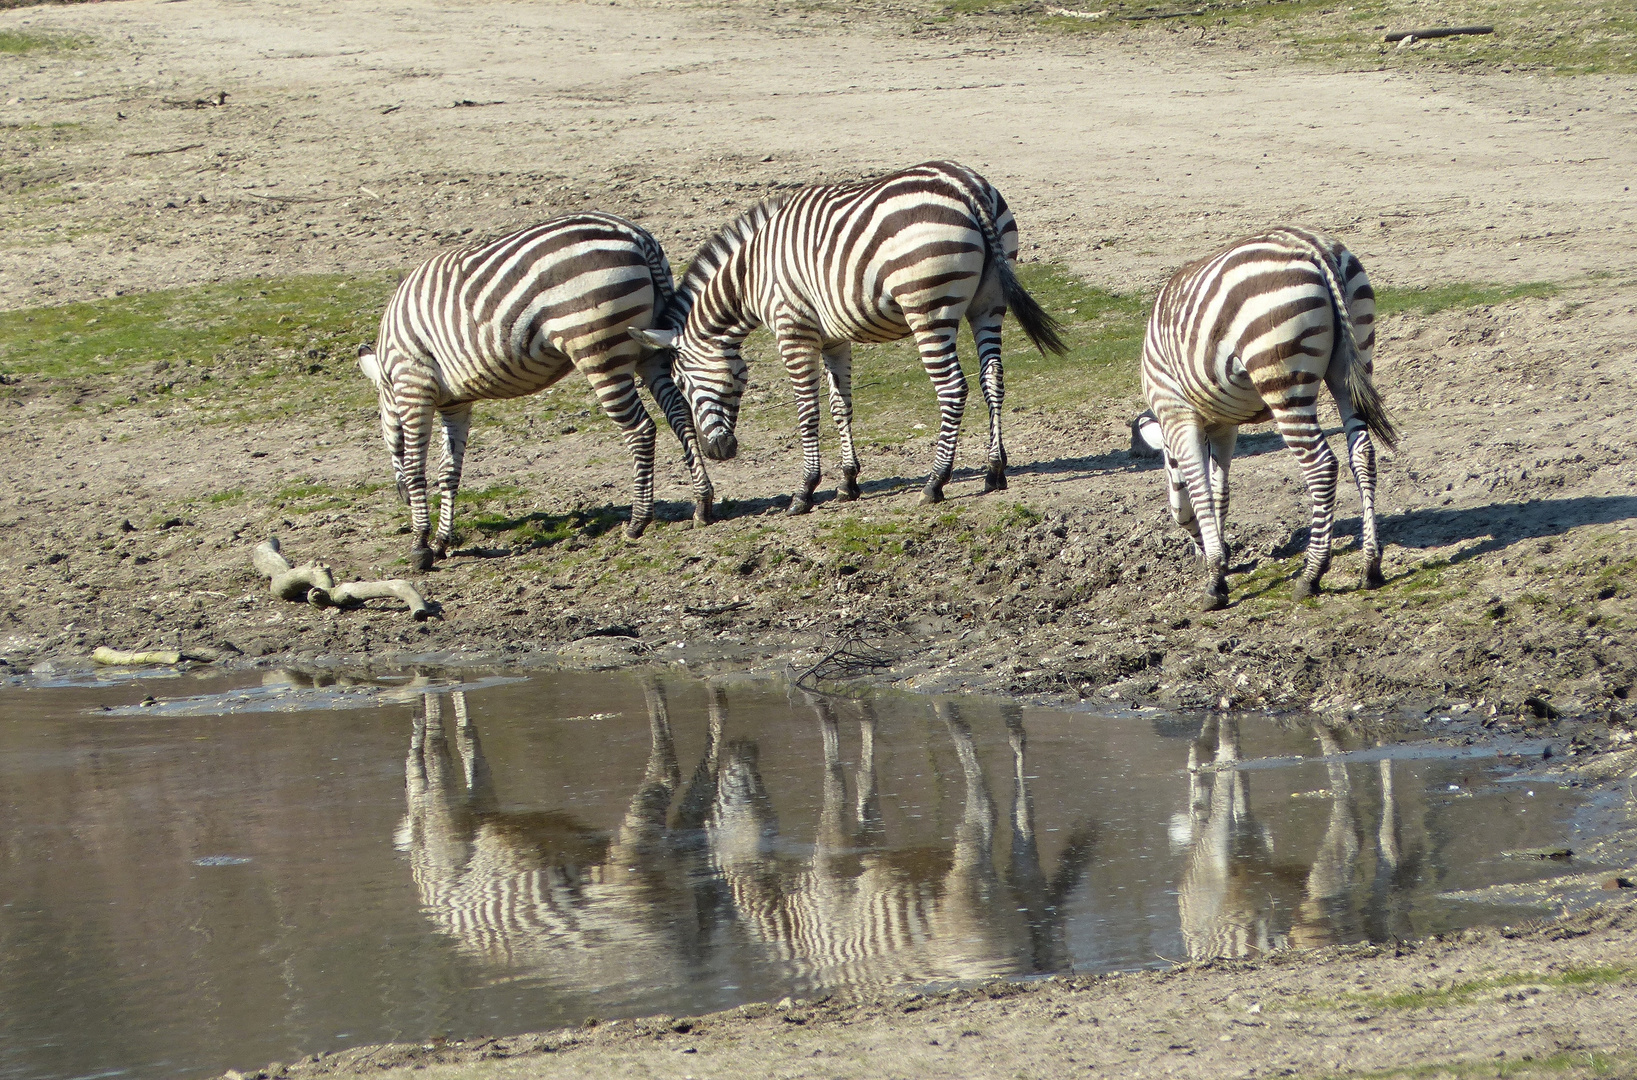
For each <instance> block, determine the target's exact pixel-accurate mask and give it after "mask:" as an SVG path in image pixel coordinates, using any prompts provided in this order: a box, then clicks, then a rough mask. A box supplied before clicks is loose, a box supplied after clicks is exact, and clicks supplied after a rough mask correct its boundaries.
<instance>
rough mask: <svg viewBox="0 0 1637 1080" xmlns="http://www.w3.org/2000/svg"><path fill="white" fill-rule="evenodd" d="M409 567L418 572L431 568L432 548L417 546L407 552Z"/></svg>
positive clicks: (422, 572)
mask: <svg viewBox="0 0 1637 1080" xmlns="http://www.w3.org/2000/svg"><path fill="white" fill-rule="evenodd" d="M409 568H410V569H411V570H413V571H415V572H416V573H418V574H424V573H426V572H427V571H428V570H430V569H432V549H431V548H424V547H418V548H415V549H414V550H413V551H411V552H410V553H409Z"/></svg>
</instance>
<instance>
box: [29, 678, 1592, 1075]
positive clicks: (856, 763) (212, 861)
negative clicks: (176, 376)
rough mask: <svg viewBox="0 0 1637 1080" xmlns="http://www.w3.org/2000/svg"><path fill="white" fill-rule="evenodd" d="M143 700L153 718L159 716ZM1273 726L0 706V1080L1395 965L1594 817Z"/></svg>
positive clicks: (317, 692)
mask: <svg viewBox="0 0 1637 1080" xmlns="http://www.w3.org/2000/svg"><path fill="white" fill-rule="evenodd" d="M144 699H151V701H149V702H148V703H146V704H144V703H143V701H144ZM1453 753H1454V752H1452V751H1448V750H1434V749H1433V748H1431V747H1429V746H1424V745H1423V746H1417V745H1415V744H1414V743H1408V742H1406V743H1401V744H1397V745H1391V746H1386V747H1378V746H1375V745H1374V744H1371V745H1368V746H1361V745H1359V743H1358V742H1357V740H1354V739H1349V738H1346V737H1342V736H1339V735H1336V734H1334V733H1332V732H1330V731H1329V730H1327V729H1325V728H1323V727H1317V726H1311V725H1302V724H1285V725H1280V724H1276V723H1274V722H1272V721H1270V720H1266V719H1261V718H1238V719H1233V718H1224V719H1207V718H1203V717H1201V718H1184V717H1164V716H1158V715H1155V716H1136V717H1103V716H1096V715H1090V714H1085V713H1064V712H1053V711H1048V710H1034V709H1027V710H1020V709H1018V708H1017V707H1015V706H1012V705H1009V704H1008V703H1006V702H1004V701H1000V700H996V699H984V698H960V699H938V700H931V699H926V698H917V697H901V696H883V697H878V698H875V699H873V700H870V701H864V702H857V701H828V700H823V699H810V698H807V697H805V696H804V695H802V694H801V693H800V692H791V691H787V690H786V688H785V687H784V686H782V685H779V684H774V683H767V682H761V683H756V682H743V683H736V684H730V685H728V686H727V687H725V688H710V687H707V686H706V685H705V684H703V683H700V682H695V681H689V680H685V679H667V680H664V681H662V682H659V683H654V682H648V681H644V680H642V679H639V678H637V677H634V676H628V675H590V674H537V675H533V676H531V677H529V678H527V679H511V680H508V679H496V678H491V679H488V680H484V681H474V682H471V683H468V684H465V687H464V689H459V688H451V687H450V686H447V685H445V686H441V687H432V686H417V685H414V684H413V683H411V682H410V681H409V680H397V681H392V680H388V681H385V682H374V683H367V682H366V683H360V684H357V685H351V686H337V685H331V686H313V685H312V684H311V680H307V679H304V678H302V677H285V676H269V677H268V680H267V683H266V685H263V683H262V682H259V681H255V680H254V679H252V680H251V681H249V682H246V680H245V679H244V678H242V677H241V678H240V679H239V680H238V681H236V682H235V681H227V680H222V679H219V678H218V679H194V678H188V677H183V678H171V679H164V678H157V679H143V680H141V681H130V680H127V681H121V682H115V683H109V684H101V685H89V686H56V687H46V688H34V689H20V688H12V689H6V690H3V691H0V1077H5V1078H8V1080H9V1078H30V1080H32V1078H43V1077H53V1078H55V1077H65V1078H66V1077H112V1076H133V1077H161V1076H203V1075H208V1074H212V1073H219V1072H220V1071H221V1070H223V1069H225V1068H227V1067H232V1066H236V1067H241V1068H243V1067H247V1066H254V1065H259V1064H262V1063H265V1062H267V1061H270V1060H281V1059H282V1060H286V1061H288V1060H290V1059H291V1058H292V1057H294V1056H296V1055H300V1054H307V1053H313V1052H316V1051H321V1050H335V1049H339V1048H344V1047H347V1046H352V1045H358V1044H361V1043H368V1042H377V1041H385V1040H424V1039H428V1038H433V1037H437V1036H449V1037H451V1038H460V1037H468V1036H474V1035H483V1034H498V1033H505V1032H515V1031H521V1030H529V1029H538V1028H543V1027H550V1026H554V1025H562V1024H574V1023H579V1022H581V1021H583V1020H585V1019H586V1018H588V1017H600V1018H605V1019H606V1018H612V1017H615V1016H621V1015H631V1014H644V1013H657V1012H669V1013H682V1012H690V1013H691V1012H698V1011H703V1010H708V1009H713V1008H719V1007H724V1006H729V1005H732V1004H735V1003H739V1002H744V1001H751V1000H763V999H777V998H780V997H783V996H785V995H790V994H793V995H797V996H802V995H806V996H814V995H817V994H820V993H825V992H845V991H848V990H851V989H858V988H879V987H892V986H914V985H918V984H926V983H938V982H945V981H950V980H967V979H979V978H983V977H986V976H991V975H1013V976H1023V975H1029V974H1034V973H1043V972H1054V971H1068V970H1074V971H1079V972H1089V971H1100V970H1109V969H1119V968H1133V967H1143V966H1152V965H1159V964H1163V963H1164V962H1165V959H1166V958H1169V959H1180V958H1184V957H1205V956H1213V955H1233V956H1239V955H1248V954H1255V953H1258V952H1263V951H1267V950H1273V949H1281V948H1291V947H1302V946H1311V945H1318V944H1322V943H1327V942H1346V941H1358V940H1364V939H1388V938H1392V937H1407V936H1415V935H1423V934H1427V933H1432V932H1438V931H1443V930H1446V929H1450V928H1453V927H1456V926H1460V925H1467V924H1472V923H1477V922H1486V921H1497V920H1501V919H1504V918H1507V917H1516V915H1517V913H1516V912H1515V911H1513V912H1505V911H1501V910H1498V909H1493V908H1484V907H1476V906H1471V905H1467V906H1461V905H1458V904H1456V903H1454V902H1452V901H1450V900H1447V899H1441V898H1440V896H1441V894H1444V893H1447V892H1451V891H1455V890H1465V889H1471V888H1474V887H1479V886H1482V885H1485V884H1489V883H1493V882H1498V881H1516V880H1523V879H1528V878H1531V877H1537V876H1544V875H1546V874H1549V873H1552V872H1555V871H1556V870H1557V869H1558V868H1557V867H1556V866H1555V865H1552V864H1545V863H1542V862H1540V861H1537V860H1529V859H1519V858H1516V857H1506V856H1505V855H1504V854H1503V853H1505V852H1509V851H1510V852H1516V851H1517V850H1518V849H1522V848H1531V847H1545V846H1554V845H1562V844H1565V843H1567V842H1569V841H1570V838H1571V836H1572V833H1573V829H1574V818H1575V812H1576V803H1575V800H1574V793H1573V792H1571V791H1568V790H1562V789H1559V788H1558V787H1556V786H1555V785H1553V784H1550V783H1545V782H1541V781H1539V780H1531V779H1530V778H1529V777H1528V776H1527V775H1526V774H1523V773H1520V772H1519V771H1518V770H1517V769H1516V767H1509V766H1506V765H1503V764H1502V763H1501V762H1500V761H1499V760H1497V759H1496V758H1494V757H1493V756H1487V757H1485V756H1476V755H1469V756H1452V755H1453Z"/></svg>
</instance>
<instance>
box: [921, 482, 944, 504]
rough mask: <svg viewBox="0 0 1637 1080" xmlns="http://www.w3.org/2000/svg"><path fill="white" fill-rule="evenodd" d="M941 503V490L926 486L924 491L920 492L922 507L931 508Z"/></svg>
mask: <svg viewBox="0 0 1637 1080" xmlns="http://www.w3.org/2000/svg"><path fill="white" fill-rule="evenodd" d="M943 501H944V492H943V489H942V488H935V487H931V486H928V487H927V489H926V490H925V491H923V492H921V505H922V506H932V505H933V504H935V503H941V502H943Z"/></svg>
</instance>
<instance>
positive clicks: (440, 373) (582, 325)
mask: <svg viewBox="0 0 1637 1080" xmlns="http://www.w3.org/2000/svg"><path fill="white" fill-rule="evenodd" d="M674 295H675V292H674V289H673V287H672V284H671V268H670V264H669V263H667V262H666V261H665V253H664V252H663V251H661V250H660V247H659V243H658V242H657V241H656V240H654V238H653V237H652V236H650V235H649V234H648V232H647V231H646V230H645V229H643V228H641V227H640V226H638V225H634V224H632V223H631V222H629V221H626V220H624V219H622V218H618V217H615V216H613V215H612V214H598V213H586V214H570V215H567V216H564V217H559V218H553V219H552V220H550V221H547V222H545V223H544V224H541V225H534V226H531V227H530V228H527V229H522V230H519V231H518V232H514V233H511V234H510V235H507V236H503V237H501V238H500V239H498V240H493V241H490V242H488V243H484V244H479V245H475V246H471V247H466V248H461V249H458V250H455V251H447V252H444V253H443V254H441V255H438V256H436V257H435V258H433V259H431V260H429V261H427V262H426V263H423V264H422V265H421V266H420V267H419V268H418V269H417V270H415V271H414V273H412V274H410V275H409V277H407V278H405V279H404V282H403V284H401V285H399V286H398V291H397V292H396V293H395V294H394V295H393V297H392V301H391V303H390V304H388V305H387V309H386V313H385V314H384V315H382V317H381V335H380V340H379V342H378V343H377V344H376V345H373V346H372V345H365V346H363V347H362V348H360V349H359V350H358V364H359V367H360V368H362V369H363V371H364V373H365V374H366V375H368V376H369V378H370V380H371V381H372V382H374V384H375V387H376V389H377V391H378V392H379V396H380V404H381V432H382V435H383V437H384V438H385V439H386V444H387V448H388V449H389V450H391V451H392V468H393V472H394V473H395V474H396V478H397V480H398V491H399V494H400V495H402V496H403V498H404V500H405V501H406V502H408V503H409V506H410V512H411V514H412V516H413V519H414V526H415V543H414V547H413V549H412V551H411V554H410V565H411V566H413V567H414V568H415V569H417V570H426V569H429V568H430V567H431V565H432V560H433V558H434V557H442V556H443V554H444V553H445V552H446V550H447V549H448V546H449V542H450V536H451V534H452V533H453V530H454V520H455V493H456V491H457V490H459V488H460V471H461V465H462V461H463V459H464V457H465V453H466V433H467V429H468V427H469V426H470V424H471V419H472V403H473V402H474V401H480V400H486V399H491V398H513V397H522V396H524V395H526V394H532V393H535V392H536V391H539V390H543V389H545V388H546V387H548V386H550V385H551V384H552V383H555V382H556V381H557V380H559V379H561V378H562V377H563V376H564V375H566V374H568V372H569V371H570V370H572V369H574V368H578V369H579V370H580V372H581V373H583V374H584V375H585V377H586V380H587V381H588V382H590V383H591V388H592V390H594V391H595V392H596V395H597V400H598V402H599V403H600V404H601V405H602V408H603V411H604V412H605V413H607V414H608V417H609V419H611V420H613V421H614V423H615V424H616V425H617V426H618V427H619V429H620V432H621V433H622V434H623V435H624V436H625V442H626V445H627V447H629V448H630V451H631V456H632V458H633V459H634V460H635V462H636V492H635V495H634V496H633V498H632V500H631V520H630V523H629V524H628V525H627V526H626V531H627V532H628V533H629V534H630V535H631V536H633V537H636V536H640V535H642V531H643V529H645V528H647V526H648V523H649V522H650V521H652V520H653V513H654V423H653V421H652V420H650V419H649V418H648V412H647V410H646V409H644V408H643V407H642V401H641V400H640V399H639V398H638V396H637V378H638V376H639V375H640V376H641V378H642V380H643V381H644V382H646V383H647V385H648V389H649V391H650V392H651V393H652V394H653V395H654V399H655V400H656V401H658V402H659V405H660V408H661V409H663V410H664V412H665V417H666V419H667V420H668V421H669V422H670V425H671V430H673V431H674V432H676V436H677V438H678V439H679V440H680V441H681V443H682V457H683V460H684V461H686V462H687V465H688V471H689V472H690V473H691V474H692V477H693V489H694V498H695V502H694V518H695V520H697V521H699V522H701V523H706V522H708V521H709V520H710V511H711V499H712V490H711V483H710V477H709V476H707V475H706V473H705V467H704V463H703V461H701V460H700V459H699V457H698V456H697V455H696V454H695V452H694V436H693V424H692V420H691V419H690V418H689V416H688V408H687V402H686V401H684V400H683V398H682V395H681V394H679V393H678V392H677V389H676V385H675V383H673V382H672V381H671V377H670V372H669V370H668V364H667V360H668V357H667V356H664V355H658V354H654V353H651V352H648V351H646V350H644V349H642V348H641V347H640V346H639V345H638V343H637V342H635V341H633V340H632V339H631V336H630V335H629V334H628V333H627V330H628V329H631V328H640V329H646V328H647V327H649V326H652V325H653V324H654V317H655V314H656V313H657V312H662V311H664V310H665V308H666V306H667V305H668V304H669V303H670V302H671V300H672V298H673V296H674ZM434 413H436V414H437V415H438V416H439V418H440V419H441V420H442V422H443V447H444V460H443V466H442V468H441V469H440V470H439V471H438V491H439V494H440V498H441V504H442V505H441V506H440V508H439V511H438V531H437V534H436V535H435V536H434V537H432V541H431V545H430V547H429V546H428V544H427V530H428V527H429V521H428V514H427V483H426V458H427V444H428V442H429V441H430V439H431V436H432V417H433V414H434Z"/></svg>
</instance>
